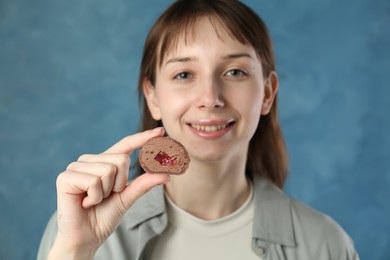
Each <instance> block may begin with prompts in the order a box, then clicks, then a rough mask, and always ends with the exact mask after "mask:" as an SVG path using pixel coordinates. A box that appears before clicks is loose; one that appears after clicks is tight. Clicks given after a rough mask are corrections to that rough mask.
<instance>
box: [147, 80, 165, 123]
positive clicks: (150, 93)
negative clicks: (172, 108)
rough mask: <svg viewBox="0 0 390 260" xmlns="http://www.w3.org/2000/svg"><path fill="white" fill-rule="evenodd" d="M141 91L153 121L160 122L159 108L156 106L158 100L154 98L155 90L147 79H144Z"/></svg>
mask: <svg viewBox="0 0 390 260" xmlns="http://www.w3.org/2000/svg"><path fill="white" fill-rule="evenodd" d="M143 91H144V96H145V99H146V103H147V105H148V108H149V111H150V114H151V115H152V117H153V119H154V120H156V121H158V120H161V113H160V107H159V104H158V99H157V96H156V89H155V87H154V86H153V85H152V83H151V82H150V80H149V79H144V81H143Z"/></svg>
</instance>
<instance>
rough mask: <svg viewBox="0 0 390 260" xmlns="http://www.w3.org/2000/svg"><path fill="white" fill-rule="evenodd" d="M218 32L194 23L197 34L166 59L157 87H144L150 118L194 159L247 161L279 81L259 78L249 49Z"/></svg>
mask: <svg viewBox="0 0 390 260" xmlns="http://www.w3.org/2000/svg"><path fill="white" fill-rule="evenodd" d="M216 29H217V30H216ZM216 29H215V27H213V25H211V24H210V22H209V20H208V19H201V20H200V21H198V22H197V24H196V28H195V29H194V30H195V31H194V32H195V33H194V34H191V33H189V35H190V36H188V37H187V39H185V38H184V37H182V38H181V39H179V40H178V44H177V45H176V46H174V47H173V48H171V49H170V51H169V52H168V53H167V55H166V56H165V58H164V60H163V62H162V66H161V67H160V68H158V69H157V73H156V83H155V86H151V84H150V82H148V81H145V84H144V93H145V97H146V100H147V103H148V106H149V109H150V111H151V113H152V116H153V117H154V119H156V120H160V119H161V120H162V122H163V126H164V127H165V129H166V132H167V133H168V135H169V136H170V137H172V138H174V139H176V140H178V141H180V142H181V143H183V145H184V146H185V147H186V148H187V150H188V152H189V154H190V156H191V158H192V160H201V161H209V162H212V161H221V160H236V159H238V158H239V157H243V158H246V153H247V149H248V145H249V141H250V139H251V138H252V136H253V134H254V132H255V130H256V128H257V125H258V123H259V120H260V115H261V114H266V113H268V112H269V110H270V107H271V105H272V101H273V99H274V96H275V93H276V90H277V83H276V84H271V83H270V84H268V81H265V79H264V78H263V73H262V65H261V61H260V59H259V57H258V56H257V54H256V52H255V50H254V49H253V47H252V46H249V45H243V44H242V43H240V42H239V41H237V40H236V39H233V38H232V37H231V36H230V35H229V34H228V33H227V32H226V31H225V30H224V29H223V28H222V27H221V26H217V27H216ZM217 32H218V33H217ZM273 76H274V77H275V78H276V75H273Z"/></svg>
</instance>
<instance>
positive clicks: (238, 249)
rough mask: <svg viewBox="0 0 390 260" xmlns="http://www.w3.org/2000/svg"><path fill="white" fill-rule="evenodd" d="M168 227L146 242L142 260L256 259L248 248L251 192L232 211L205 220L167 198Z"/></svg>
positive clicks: (252, 204)
mask: <svg viewBox="0 0 390 260" xmlns="http://www.w3.org/2000/svg"><path fill="white" fill-rule="evenodd" d="M165 197H166V201H167V214H168V220H169V223H168V227H167V229H166V230H165V231H164V233H163V234H162V235H161V236H159V237H157V238H155V239H154V240H153V241H152V242H151V243H149V245H148V247H147V248H146V256H147V258H146V259H150V260H183V259H185V260H200V259H202V260H207V259H212V260H216V259H224V260H230V259H231V260H237V259H245V260H251V259H253V260H259V256H258V255H256V254H255V253H253V251H252V249H251V239H252V224H253V210H254V202H253V191H252V190H251V193H250V196H249V197H248V199H247V201H246V202H245V203H244V204H243V205H242V206H241V207H240V208H239V209H238V210H236V211H235V212H233V213H232V214H230V215H228V216H225V217H223V218H220V219H217V220H212V221H206V220H202V219H199V218H197V217H195V216H193V215H191V214H189V213H188V212H186V211H184V210H182V209H180V208H179V207H178V206H176V205H175V204H174V203H173V202H172V201H171V200H170V199H169V197H168V196H165Z"/></svg>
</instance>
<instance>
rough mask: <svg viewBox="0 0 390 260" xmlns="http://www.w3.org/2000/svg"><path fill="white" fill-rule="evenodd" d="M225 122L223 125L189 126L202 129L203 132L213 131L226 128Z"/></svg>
mask: <svg viewBox="0 0 390 260" xmlns="http://www.w3.org/2000/svg"><path fill="white" fill-rule="evenodd" d="M226 126H227V124H223V125H196V124H191V127H193V128H195V129H196V130H198V131H204V132H215V131H218V130H221V129H224V128H226Z"/></svg>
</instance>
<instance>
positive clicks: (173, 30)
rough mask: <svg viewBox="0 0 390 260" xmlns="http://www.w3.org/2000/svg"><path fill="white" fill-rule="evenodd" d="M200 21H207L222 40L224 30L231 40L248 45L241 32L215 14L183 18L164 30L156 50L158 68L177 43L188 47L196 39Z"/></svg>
mask: <svg viewBox="0 0 390 260" xmlns="http://www.w3.org/2000/svg"><path fill="white" fill-rule="evenodd" d="M202 19H208V21H209V22H210V24H211V25H212V27H213V28H214V32H215V33H216V35H217V37H218V38H219V39H221V40H222V37H221V36H220V35H221V30H224V32H226V33H227V34H228V35H229V36H230V37H231V38H232V39H234V40H238V41H239V42H241V43H242V44H244V45H247V44H249V41H248V40H247V39H246V38H245V37H244V35H243V34H242V31H241V30H239V29H236V30H234V29H235V27H234V26H233V27H232V26H230V24H227V21H224V19H223V17H221V16H218V15H217V14H216V13H208V14H194V15H192V16H189V17H188V16H187V17H183V20H182V21H181V22H178V23H176V22H175V23H173V24H172V25H168V26H166V27H165V28H167V29H166V30H165V32H164V33H163V35H162V37H161V38H160V42H159V45H158V46H159V48H157V49H158V63H157V64H158V66H159V67H161V66H162V63H163V61H164V59H165V58H166V57H167V55H169V54H171V53H172V52H174V51H175V48H176V47H177V46H178V43H179V41H184V44H185V45H188V44H189V42H190V41H191V40H194V39H195V37H196V32H197V30H199V27H197V23H198V22H199V21H200V20H202Z"/></svg>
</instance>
